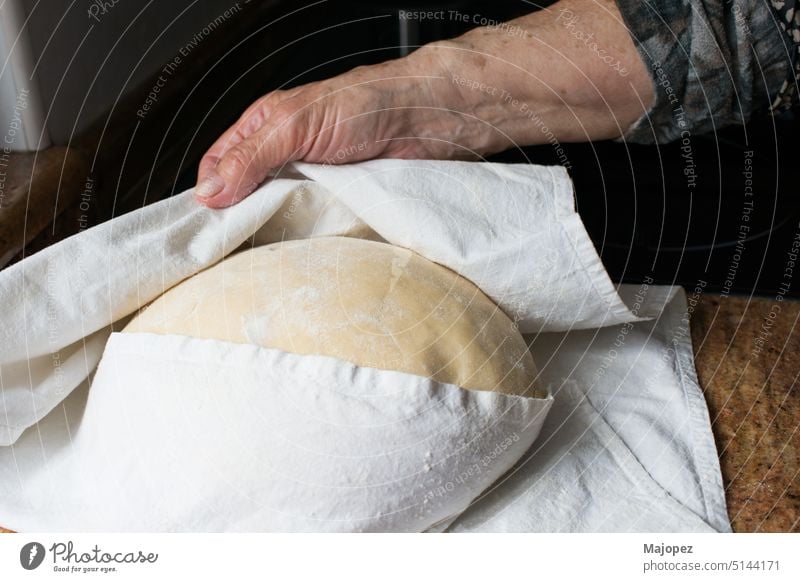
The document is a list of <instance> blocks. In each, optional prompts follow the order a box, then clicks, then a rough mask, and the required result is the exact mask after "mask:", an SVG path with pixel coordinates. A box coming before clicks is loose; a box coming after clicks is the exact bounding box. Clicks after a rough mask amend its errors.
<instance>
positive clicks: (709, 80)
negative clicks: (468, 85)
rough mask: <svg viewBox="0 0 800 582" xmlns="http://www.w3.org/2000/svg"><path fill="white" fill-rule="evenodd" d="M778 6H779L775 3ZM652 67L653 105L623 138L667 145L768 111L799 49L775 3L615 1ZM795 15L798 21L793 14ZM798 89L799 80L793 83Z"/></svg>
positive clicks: (754, 0)
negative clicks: (779, 17)
mask: <svg viewBox="0 0 800 582" xmlns="http://www.w3.org/2000/svg"><path fill="white" fill-rule="evenodd" d="M774 1H775V3H776V4H781V2H779V1H778V0H774ZM617 4H618V6H619V9H620V12H621V14H622V16H623V18H624V19H625V22H626V24H627V26H628V28H629V30H630V34H631V36H632V38H633V40H634V42H635V43H636V46H637V48H638V50H639V53H640V55H641V57H642V59H643V61H644V63H645V64H646V66H647V68H648V70H649V72H650V75H651V77H652V81H653V87H654V89H655V95H656V98H655V103H654V104H653V106H652V107H651V109H650V111H648V112H647V113H646V114H645V115H643V116H642V117H641V118H640V119H638V120H637V121H636V122H635V123H634V124H633V125H632V126H631V127H630V128H629V129H628V130H627V131H626V132H625V134H624V136H623V137H624V139H625V140H626V141H631V142H635V143H666V142H670V141H674V140H677V139H679V138H686V137H689V136H691V135H692V134H695V133H707V132H713V131H716V130H719V129H721V128H723V127H725V126H729V125H734V124H742V123H746V122H747V121H748V120H749V119H750V118H751V117H752V116H753V115H755V114H757V113H766V112H767V111H769V109H770V105H771V104H772V103H773V101H774V100H775V99H778V98H780V99H782V100H785V99H786V98H788V97H779V93H780V92H781V89H782V88H785V87H784V84H785V83H786V82H787V79H793V75H792V64H793V55H794V54H795V52H796V50H797V49H796V47H795V45H794V44H793V42H792V41H791V40H790V37H789V36H788V35H787V33H786V32H785V30H784V28H785V23H782V22H780V20H779V19H778V16H777V15H776V12H775V11H774V10H773V8H772V5H771V4H770V0H725V1H722V2H720V1H719V0H677V1H676V0H644V1H643V0H617ZM789 14H791V21H792V22H794V16H795V14H794V12H793V11H790V13H787V14H785V15H784V20H785V19H786V16H788V15H789ZM792 84H793V83H792Z"/></svg>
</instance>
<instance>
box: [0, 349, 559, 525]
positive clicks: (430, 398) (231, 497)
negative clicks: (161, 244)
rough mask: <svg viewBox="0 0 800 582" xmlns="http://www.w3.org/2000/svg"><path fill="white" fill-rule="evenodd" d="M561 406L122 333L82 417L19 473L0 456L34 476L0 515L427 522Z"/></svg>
mask: <svg viewBox="0 0 800 582" xmlns="http://www.w3.org/2000/svg"><path fill="white" fill-rule="evenodd" d="M551 403H552V399H549V398H548V399H536V398H523V397H518V396H507V395H502V394H495V393H492V392H477V391H468V390H463V389H461V388H459V387H457V386H452V385H448V384H440V383H437V382H433V381H431V380H429V379H427V378H422V377H419V376H414V375H411V374H403V373H399V372H387V371H384V370H374V369H370V368H361V367H358V366H354V365H352V364H348V363H346V362H342V361H340V360H337V359H335V358H329V357H323V356H300V355H296V354H289V353H285V352H282V351H279V350H270V349H264V348H260V347H258V346H253V345H241V344H233V343H228V342H221V341H215V340H205V339H195V338H187V337H182V336H174V335H153V334H127V333H125V334H123V333H115V334H112V336H111V338H110V339H109V341H108V345H107V347H106V350H105V353H104V354H103V358H102V361H101V363H100V366H99V368H98V371H97V374H96V376H95V378H94V381H93V383H92V388H91V390H90V392H89V394H88V398H87V402H86V406H85V409H84V410H80V408H78V409H76V408H72V409H70V416H71V418H70V421H69V422H65V418H64V417H63V416H60V415H59V416H55V417H54V418H52V419H51V418H50V417H48V418H47V419H46V420H45V421H43V422H41V423H39V425H38V426H39V431H38V434H37V433H36V432H34V431H28V432H27V433H26V434H25V435H24V436H23V438H22V439H20V441H18V443H17V444H15V445H14V447H13V449H14V452H13V456H14V458H15V459H16V475H13V474H10V472H9V469H10V468H11V467H13V466H14V465H13V464H12V460H13V459H12V455H11V454H10V453H11V451H10V450H7V451H0V475H2V481H3V482H5V483H8V484H11V483H14V482H17V483H20V484H23V485H24V486H23V487H19V486H17V487H14V486H12V487H8V486H6V487H5V488H4V489H5V491H3V497H2V499H3V501H2V502H0V507H2V511H0V514H2V517H3V519H4V520H6V521H5V525H6V526H10V527H12V528H13V527H18V528H19V529H21V530H23V531H33V530H38V529H45V530H59V531H97V530H105V531H183V530H191V531H423V530H426V529H429V528H430V527H432V526H435V525H437V524H439V523H442V522H446V521H448V520H450V519H451V518H452V517H454V516H456V515H458V514H459V513H461V511H463V510H464V508H466V507H467V505H468V504H469V503H470V502H471V501H472V500H473V499H474V498H475V497H477V496H478V494H480V492H481V491H483V490H484V489H485V488H486V487H488V486H489V485H491V484H492V483H493V482H494V481H495V480H497V479H498V478H499V477H500V476H501V475H502V474H503V473H504V472H505V471H507V470H508V469H509V467H510V466H511V464H513V462H514V461H515V460H516V459H518V458H519V457H520V456H522V454H523V453H524V452H525V451H526V450H527V449H528V448H529V447H530V446H531V444H532V443H533V441H534V440H535V438H536V436H537V434H538V432H539V429H540V427H541V424H542V421H543V420H544V417H545V415H546V413H547V410H548V409H549V407H550V405H551ZM43 426H44V428H43ZM42 431H44V432H46V433H47V438H46V439H45V440H44V441H41V440H40V435H41V434H42ZM4 452H5V454H3V453H4ZM43 458H44V459H46V463H45V464H43V463H42V460H43ZM475 467H477V468H478V469H477V470H476V469H475Z"/></svg>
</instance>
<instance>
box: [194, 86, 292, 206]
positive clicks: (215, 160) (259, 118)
mask: <svg viewBox="0 0 800 582" xmlns="http://www.w3.org/2000/svg"><path fill="white" fill-rule="evenodd" d="M276 94H277V92H276V93H274V94H272V95H267V96H266V97H262V98H261V99H259V100H257V101H256V102H255V103H253V104H252V105H250V107H248V109H247V110H246V111H245V112H244V113H243V114H242V116H241V117H240V118H239V120H238V121H237V122H236V123H235V124H234V125H233V126H232V127H230V128H229V129H228V130H227V131H225V133H223V134H222V135H221V136H220V137H219V138H218V139H217V141H216V142H214V144H213V145H212V146H211V147H210V148H209V150H208V151H207V152H206V153H205V155H204V156H203V157H202V159H201V160H200V164H199V167H198V171H197V186H196V187H195V197H196V199H197V200H198V201H200V202H201V203H203V204H206V205H207V206H211V207H215V208H216V207H221V206H223V205H224V206H228V205H230V204H232V203H233V202H227V200H229V199H231V198H232V197H233V196H235V195H236V193H237V192H238V190H234V191H233V193H232V191H231V188H230V187H227V188H226V178H225V177H223V176H222V175H221V174H220V172H219V168H218V166H219V165H220V162H222V161H223V160H224V159H225V158H226V156H228V154H229V152H231V151H232V150H234V148H237V147H240V146H242V144H243V143H244V142H246V141H247V140H248V139H249V138H250V137H251V136H254V135H255V134H256V133H258V132H259V131H261V130H262V129H263V128H264V124H265V120H266V118H267V108H268V98H270V97H274V96H275V95H276ZM257 145H258V144H257V143H255V142H253V143H248V144H247V145H246V146H243V150H244V151H241V152H237V153H235V154H232V155H235V156H237V158H240V159H244V158H245V157H247V155H249V154H248V152H253V153H254V152H255V148H256V147H257ZM250 157H251V158H253V159H254V161H255V162H258V159H257V158H255V156H254V155H251V156H250ZM225 165H226V166H228V167H229V166H231V163H230V162H227V163H226V164H225ZM267 172H268V169H267ZM267 172H265V173H264V176H266V174H267ZM227 173H228V174H229V173H230V172H227ZM227 177H228V178H229V179H232V180H233V181H235V182H239V181H240V179H241V178H242V177H243V176H239V175H229V176H227ZM261 179H262V180H263V177H262V178H261ZM247 194H249V192H248V193H247ZM247 194H244V195H243V196H242V197H244V196H246V195H247Z"/></svg>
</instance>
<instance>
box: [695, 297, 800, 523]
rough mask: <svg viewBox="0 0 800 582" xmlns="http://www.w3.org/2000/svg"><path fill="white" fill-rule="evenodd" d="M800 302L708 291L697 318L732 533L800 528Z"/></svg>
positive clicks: (703, 380)
mask: <svg viewBox="0 0 800 582" xmlns="http://www.w3.org/2000/svg"><path fill="white" fill-rule="evenodd" d="M799 320H800V301H786V300H784V301H774V300H770V299H762V298H750V299H748V298H747V297H725V296H715V295H705V296H703V297H702V298H701V300H700V302H699V303H698V305H697V306H696V308H695V311H694V313H693V315H692V326H691V327H692V341H693V343H694V352H695V365H696V367H697V374H698V377H699V379H700V385H701V386H702V387H703V392H704V393H705V397H706V402H707V403H708V408H709V413H710V416H711V422H712V428H713V431H714V438H715V440H716V443H717V450H718V451H719V455H720V463H721V466H722V478H723V482H724V485H725V494H726V499H727V502H728V515H729V516H730V519H731V523H732V525H733V530H734V531H738V532H787V531H795V532H796V531H800V384H798V376H800V329H799V328H798V323H800V321H799Z"/></svg>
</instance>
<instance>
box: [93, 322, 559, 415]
mask: <svg viewBox="0 0 800 582" xmlns="http://www.w3.org/2000/svg"><path fill="white" fill-rule="evenodd" d="M143 339H146V340H147V341H142V340H143ZM192 343H197V344H198V345H202V344H208V343H212V344H217V345H219V346H222V347H223V348H224V352H223V353H224V355H225V358H224V360H225V365H226V366H231V365H232V363H231V362H232V361H233V362H235V361H246V360H249V358H250V357H251V356H252V355H253V354H256V355H257V354H279V355H280V357H281V358H285V359H290V360H297V361H298V362H300V361H302V360H303V359H304V358H314V359H316V360H318V361H323V362H326V363H327V364H328V366H329V367H333V366H335V365H339V366H347V367H348V368H352V369H353V370H360V371H363V372H364V373H366V374H368V375H374V374H380V373H386V372H389V373H392V374H398V375H401V376H404V377H407V378H408V379H409V380H411V379H413V380H414V381H415V382H417V383H418V384H426V385H429V386H430V387H431V388H432V389H433V390H434V391H438V390H441V389H442V388H444V387H447V388H448V389H451V388H452V389H456V390H459V391H462V392H467V393H470V394H485V395H488V396H486V397H491V398H495V399H497V400H500V401H507V402H509V403H514V402H531V401H533V402H549V401H552V400H553V394H552V392H551V390H550V388H549V387H542V389H543V390H545V391H546V392H547V396H546V397H545V398H538V397H536V396H519V395H516V394H504V393H502V392H495V391H492V390H484V389H482V390H477V389H468V388H463V387H461V386H459V385H458V384H450V383H447V382H440V381H438V380H434V379H432V378H430V377H427V376H419V375H417V374H413V373H410V372H403V371H399V370H384V369H381V368H370V367H367V366H360V365H358V364H354V363H353V362H350V361H347V360H343V359H341V358H337V357H334V356H326V355H321V354H314V355H308V354H305V355H304V354H296V353H294V352H287V351H285V350H281V349H277V348H267V347H263V346H259V345H256V344H242V343H236V342H230V341H225V340H220V339H207V338H197V337H192V336H184V335H179V334H157V333H149V332H112V333H111V334H110V336H109V338H108V342H107V344H106V345H107V346H108V345H112V344H113V346H114V350H115V351H117V353H120V354H125V355H137V356H141V355H144V356H146V355H147V354H148V353H152V354H155V355H163V354H164V353H169V351H171V350H172V349H173V348H177V347H178V346H182V345H185V344H192ZM154 344H158V345H157V346H156V345H154ZM143 348H144V349H143ZM101 365H102V361H101Z"/></svg>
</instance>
